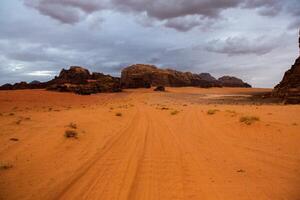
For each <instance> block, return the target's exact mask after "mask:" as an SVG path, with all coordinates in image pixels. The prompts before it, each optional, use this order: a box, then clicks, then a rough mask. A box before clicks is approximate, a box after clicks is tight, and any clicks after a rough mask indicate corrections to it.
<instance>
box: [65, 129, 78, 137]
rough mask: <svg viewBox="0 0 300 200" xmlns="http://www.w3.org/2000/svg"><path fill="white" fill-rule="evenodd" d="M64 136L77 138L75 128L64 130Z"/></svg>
mask: <svg viewBox="0 0 300 200" xmlns="http://www.w3.org/2000/svg"><path fill="white" fill-rule="evenodd" d="M65 137H66V138H78V133H77V132H76V131H75V130H66V131H65Z"/></svg>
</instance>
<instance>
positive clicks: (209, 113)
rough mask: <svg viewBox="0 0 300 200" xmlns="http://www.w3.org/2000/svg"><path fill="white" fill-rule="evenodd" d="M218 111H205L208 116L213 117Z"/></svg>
mask: <svg viewBox="0 0 300 200" xmlns="http://www.w3.org/2000/svg"><path fill="white" fill-rule="evenodd" d="M218 111H219V110H218V109H210V110H208V111H207V114H208V115H214V114H216V112H218Z"/></svg>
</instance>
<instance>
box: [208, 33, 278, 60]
mask: <svg viewBox="0 0 300 200" xmlns="http://www.w3.org/2000/svg"><path fill="white" fill-rule="evenodd" d="M274 41H277V40H273V41H271V40H270V39H269V38H268V37H259V38H255V39H253V40H249V39H248V38H245V37H228V38H226V39H225V40H220V39H216V40H212V41H210V42H208V44H207V46H206V47H205V49H206V50H207V51H210V52H215V53H222V54H227V55H229V56H237V55H245V54H255V55H264V54H267V53H269V52H271V51H272V50H273V49H274V48H276V43H274Z"/></svg>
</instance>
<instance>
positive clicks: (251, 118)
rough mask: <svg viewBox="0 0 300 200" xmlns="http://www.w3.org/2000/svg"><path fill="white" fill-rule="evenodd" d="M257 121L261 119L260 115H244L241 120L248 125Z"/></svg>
mask: <svg viewBox="0 0 300 200" xmlns="http://www.w3.org/2000/svg"><path fill="white" fill-rule="evenodd" d="M256 121H259V117H256V116H243V117H240V122H241V123H245V124H247V125H251V124H253V123H254V122H256Z"/></svg>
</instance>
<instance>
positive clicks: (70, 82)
mask: <svg viewBox="0 0 300 200" xmlns="http://www.w3.org/2000/svg"><path fill="white" fill-rule="evenodd" d="M17 89H47V90H54V91H59V92H74V93H77V94H81V95H90V94H94V93H100V92H120V91H121V87H120V78H116V77H112V76H110V75H104V74H102V73H92V74H91V73H90V72H89V71H88V70H87V69H85V68H83V67H77V66H72V67H70V69H68V70H66V69H63V70H62V71H61V72H60V74H59V76H56V77H55V78H54V79H52V80H50V81H48V82H44V83H41V82H38V81H33V82H31V83H26V82H20V83H15V84H14V85H11V84H5V85H3V86H1V87H0V90H17Z"/></svg>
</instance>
